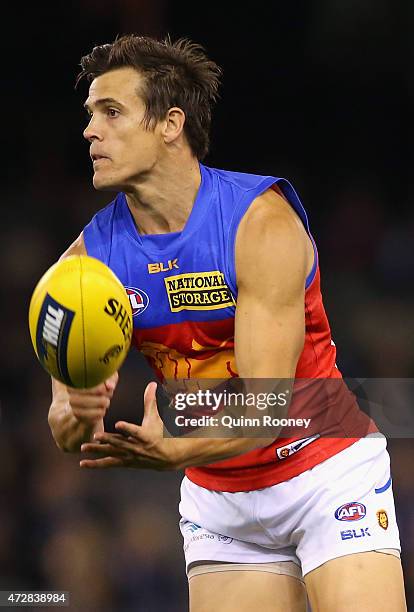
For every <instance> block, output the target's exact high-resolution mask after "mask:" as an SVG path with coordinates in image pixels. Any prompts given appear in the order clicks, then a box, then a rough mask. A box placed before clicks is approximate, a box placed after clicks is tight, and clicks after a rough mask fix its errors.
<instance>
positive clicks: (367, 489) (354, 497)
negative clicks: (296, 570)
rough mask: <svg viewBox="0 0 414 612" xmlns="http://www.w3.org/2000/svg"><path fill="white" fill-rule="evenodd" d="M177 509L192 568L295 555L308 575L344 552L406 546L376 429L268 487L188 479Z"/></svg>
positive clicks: (292, 558)
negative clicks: (228, 488)
mask: <svg viewBox="0 0 414 612" xmlns="http://www.w3.org/2000/svg"><path fill="white" fill-rule="evenodd" d="M179 510H180V514H181V516H182V518H181V521H180V529H181V533H182V535H183V538H184V553H185V560H186V566H187V571H188V568H189V566H190V565H191V564H194V563H196V562H200V561H207V562H215V561H218V562H230V563H255V564H257V563H269V562H270V563H271V562H281V561H293V562H294V563H296V564H297V565H299V566H300V567H301V570H302V575H303V576H305V575H306V574H307V573H308V572H310V571H311V570H313V569H315V568H317V567H319V566H320V565H322V564H323V563H325V562H326V561H329V560H331V559H335V558H337V557H342V556H344V555H349V554H352V553H359V552H365V551H372V550H381V549H394V550H396V551H400V550H401V549H400V540H399V534H398V526H397V523H396V518H395V507H394V497H393V493H392V486H391V474H390V458H389V455H388V452H387V450H386V440H385V438H384V437H382V436H381V437H378V434H376V435H374V436H373V437H372V436H368V437H367V438H363V439H361V440H359V441H358V442H356V443H355V444H353V445H352V446H350V447H349V448H347V449H345V450H344V451H342V452H340V453H338V454H337V455H335V456H334V457H331V458H330V459H327V460H326V461H324V462H323V463H320V464H319V465H317V466H316V467H314V468H312V469H310V470H308V471H306V472H304V473H303V474H300V475H299V476H296V477H295V478H292V479H290V480H288V481H286V482H282V483H280V484H277V485H273V486H271V487H266V488H265V489H258V490H255V491H245V492H244V491H243V492H239V493H228V492H220V491H210V490H209V489H205V488H203V487H200V486H198V485H196V484H194V483H193V482H191V481H190V480H189V479H188V478H187V477H185V478H184V479H183V481H182V484H181V502H180V507H179ZM397 554H398V553H397Z"/></svg>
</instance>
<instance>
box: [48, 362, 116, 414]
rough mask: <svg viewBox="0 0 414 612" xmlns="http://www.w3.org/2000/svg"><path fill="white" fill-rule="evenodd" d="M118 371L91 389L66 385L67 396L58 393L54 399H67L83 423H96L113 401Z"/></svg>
mask: <svg viewBox="0 0 414 612" xmlns="http://www.w3.org/2000/svg"><path fill="white" fill-rule="evenodd" d="M118 379H119V375H118V372H115V374H112V376H110V377H109V378H108V379H107V380H106V381H105V382H103V383H101V384H100V385H97V386H96V387H92V388H90V389H74V388H73V387H65V389H66V393H67V396H66V397H63V394H62V396H60V394H59V393H58V394H57V397H56V398H55V400H54V401H60V400H62V399H65V400H66V401H68V402H69V405H70V408H71V410H72V414H73V416H74V417H75V418H76V419H77V420H78V421H80V422H81V423H84V424H88V425H94V424H95V423H98V422H100V421H101V420H102V419H103V418H104V416H105V414H106V412H107V410H108V408H109V405H110V403H111V399H112V397H113V394H114V391H115V387H116V385H117V384H118Z"/></svg>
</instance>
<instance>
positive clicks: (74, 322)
mask: <svg viewBox="0 0 414 612" xmlns="http://www.w3.org/2000/svg"><path fill="white" fill-rule="evenodd" d="M29 327H30V336H31V339H32V344H33V347H34V350H35V352H36V355H37V358H38V359H39V361H40V363H41V364H42V366H43V367H44V368H45V370H46V371H47V372H49V374H51V375H52V376H53V377H54V378H57V379H58V380H60V381H61V382H63V383H65V384H66V385H69V386H70V387H77V388H88V387H94V386H95V385H98V384H100V383H101V382H103V381H104V380H106V379H107V378H108V377H109V376H110V375H111V374H113V373H114V372H115V371H116V370H118V369H119V368H120V366H121V365H122V362H123V361H124V359H125V357H126V355H127V353H128V350H129V347H130V344H131V337H132V311H131V305H130V302H129V298H128V295H127V293H126V291H125V288H124V287H123V285H122V284H121V282H120V280H119V279H118V278H117V277H116V275H115V274H114V273H113V272H112V270H110V269H109V268H108V266H106V265H105V264H104V263H102V262H101V261H99V260H98V259H95V258H94V257H89V256H87V255H71V256H70V257H67V258H66V259H62V260H60V261H59V262H58V263H56V264H54V265H53V266H52V267H51V268H49V270H47V272H46V273H45V274H44V275H43V276H42V278H41V279H40V281H39V283H38V284H37V286H36V288H35V290H34V292H33V295H32V299H31V301H30V308H29Z"/></svg>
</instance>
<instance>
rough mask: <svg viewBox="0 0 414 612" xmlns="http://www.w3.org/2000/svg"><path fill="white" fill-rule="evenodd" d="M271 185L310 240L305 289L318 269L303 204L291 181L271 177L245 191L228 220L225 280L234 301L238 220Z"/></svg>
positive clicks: (235, 292)
mask: <svg viewBox="0 0 414 612" xmlns="http://www.w3.org/2000/svg"><path fill="white" fill-rule="evenodd" d="M273 185H277V186H278V187H279V189H280V190H281V191H282V193H283V195H284V196H285V198H286V199H287V201H288V202H289V204H290V205H291V206H292V208H293V210H294V211H295V212H296V214H297V215H298V216H299V218H300V220H301V221H302V223H303V226H304V228H305V230H306V233H307V234H308V236H309V238H310V239H311V241H312V246H313V253H314V260H313V265H312V268H311V270H310V272H309V274H308V275H307V277H306V280H305V290H306V289H308V287H310V285H311V284H312V282H313V280H314V278H315V276H316V271H317V269H318V250H317V248H316V244H315V240H314V238H313V236H312V234H311V232H310V228H309V221H308V216H307V214H306V211H305V209H304V208H303V205H302V203H301V201H300V199H299V196H298V194H297V193H296V191H295V189H294V188H293V186H292V185H291V183H289V181H287V180H286V179H284V178H272V179H271V180H269V179H268V180H266V181H264V182H263V183H262V184H261V185H260V188H259V189H257V191H256V192H255V193H254V194H251V193H247V194H246V196H245V197H244V198H242V199H241V200H240V202H239V203H238V205H237V206H236V208H235V211H234V213H233V216H232V219H231V222H230V227H229V231H228V234H227V249H226V277H227V282H228V285H229V288H230V291H231V292H232V294H233V298H234V300H235V301H236V300H237V278H236V252H235V251H236V235H237V230H238V227H239V224H240V221H241V220H242V218H243V216H244V214H245V213H246V211H247V209H248V208H249V206H250V204H251V203H252V202H253V200H254V199H255V198H257V197H258V196H260V195H262V193H264V192H265V191H266V190H267V189H269V188H271V187H272V186H273Z"/></svg>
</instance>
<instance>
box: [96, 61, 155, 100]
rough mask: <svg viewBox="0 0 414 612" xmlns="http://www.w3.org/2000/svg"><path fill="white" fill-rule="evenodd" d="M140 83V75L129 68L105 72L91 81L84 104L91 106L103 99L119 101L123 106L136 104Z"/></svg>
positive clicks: (141, 79)
mask: <svg viewBox="0 0 414 612" xmlns="http://www.w3.org/2000/svg"><path fill="white" fill-rule="evenodd" d="M142 82H143V77H142V75H141V74H139V73H138V72H137V71H136V70H134V69H133V68H130V67H125V68H117V69H115V70H111V71H109V72H105V74H102V75H100V76H98V77H96V79H94V80H93V81H92V83H91V85H90V87H89V96H88V99H87V100H86V104H87V105H88V106H92V105H93V104H94V102H95V100H101V99H104V98H112V99H114V100H119V102H121V103H123V104H124V105H128V104H136V103H137V101H139V100H140V97H139V90H140V87H141V85H142Z"/></svg>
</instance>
